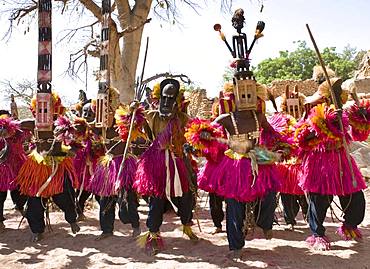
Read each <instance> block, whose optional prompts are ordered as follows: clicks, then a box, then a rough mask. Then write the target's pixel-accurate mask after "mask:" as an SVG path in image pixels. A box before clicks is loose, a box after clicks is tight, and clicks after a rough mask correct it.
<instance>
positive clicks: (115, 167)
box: [91, 155, 137, 197]
mask: <svg viewBox="0 0 370 269" xmlns="http://www.w3.org/2000/svg"><path fill="white" fill-rule="evenodd" d="M122 158H123V156H117V157H114V158H113V159H109V158H107V156H104V157H102V158H101V159H100V160H99V163H98V165H97V167H96V169H95V173H94V175H93V177H92V178H91V192H92V193H93V194H95V195H99V196H104V197H107V196H113V195H117V194H118V193H119V191H120V190H122V189H126V190H128V189H130V188H132V183H133V182H134V178H135V172H136V168H137V159H136V157H135V156H134V155H128V156H127V158H126V160H125V163H124V166H123V170H122V173H121V176H120V178H118V172H119V169H120V165H121V162H122Z"/></svg>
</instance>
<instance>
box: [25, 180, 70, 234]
mask: <svg viewBox="0 0 370 269" xmlns="http://www.w3.org/2000/svg"><path fill="white" fill-rule="evenodd" d="M52 199H53V202H54V203H55V204H56V205H57V206H58V207H59V208H60V209H61V210H62V211H63V212H64V218H65V220H66V221H67V222H68V223H75V222H76V218H77V213H76V205H75V193H74V189H73V187H72V182H71V180H70V179H69V178H68V177H67V176H65V178H64V184H63V192H62V193H59V194H56V195H54V196H52ZM46 202H47V199H45V198H41V197H29V198H28V202H27V211H26V218H27V221H28V224H29V225H30V228H31V231H32V232H33V233H43V232H44V231H45V220H44V212H45V207H44V205H45V204H46Z"/></svg>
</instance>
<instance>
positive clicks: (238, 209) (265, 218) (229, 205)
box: [226, 192, 276, 250]
mask: <svg viewBox="0 0 370 269" xmlns="http://www.w3.org/2000/svg"><path fill="white" fill-rule="evenodd" d="M275 207H276V193H275V192H270V193H269V194H267V195H266V196H265V197H264V199H263V200H258V201H257V205H256V207H255V209H254V217H255V221H256V224H257V226H259V227H260V228H262V229H263V230H271V229H272V224H273V221H274V212H275ZM245 208H246V204H245V203H243V202H238V201H236V200H235V199H226V232H227V240H228V241H229V249H230V250H238V249H242V248H243V247H244V245H245V239H244V238H245V233H244V219H245Z"/></svg>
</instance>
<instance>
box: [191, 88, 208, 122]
mask: <svg viewBox="0 0 370 269" xmlns="http://www.w3.org/2000/svg"><path fill="white" fill-rule="evenodd" d="M185 99H186V100H188V101H190V104H189V106H188V114H189V115H190V117H199V118H205V119H209V118H210V117H211V116H212V105H213V102H214V100H213V99H209V98H207V91H206V90H205V89H196V90H193V91H191V92H185Z"/></svg>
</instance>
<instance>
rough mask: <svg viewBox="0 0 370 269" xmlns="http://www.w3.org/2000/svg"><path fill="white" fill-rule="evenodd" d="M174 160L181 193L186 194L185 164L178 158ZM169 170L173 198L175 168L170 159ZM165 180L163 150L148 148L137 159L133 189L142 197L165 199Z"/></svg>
mask: <svg viewBox="0 0 370 269" xmlns="http://www.w3.org/2000/svg"><path fill="white" fill-rule="evenodd" d="M174 160H175V162H176V167H177V171H178V174H179V177H180V183H181V189H182V192H183V193H186V192H188V191H189V182H188V172H187V170H186V166H185V162H184V160H183V159H182V158H179V157H175V158H174ZM169 170H170V183H171V186H170V190H171V196H174V195H175V194H174V178H175V166H174V161H173V159H172V158H171V157H170V158H169ZM166 179H167V168H166V160H165V150H163V149H158V148H156V147H150V148H149V149H148V150H147V151H145V152H144V153H143V154H142V155H141V157H140V159H139V164H138V169H137V172H136V180H135V182H134V188H135V189H136V191H137V192H138V193H139V194H141V195H143V196H155V197H161V198H164V197H166Z"/></svg>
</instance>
